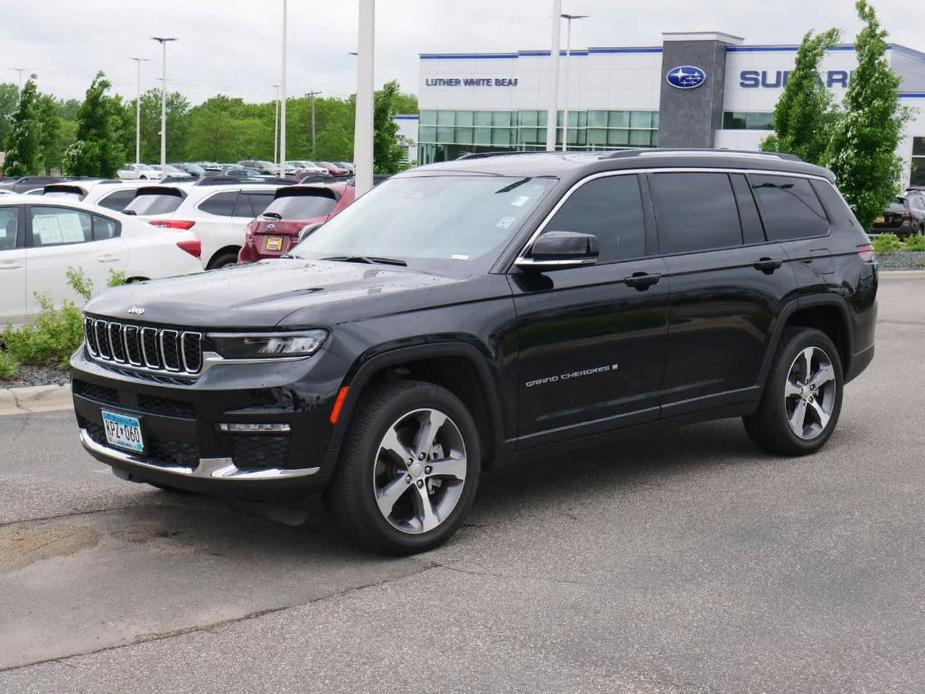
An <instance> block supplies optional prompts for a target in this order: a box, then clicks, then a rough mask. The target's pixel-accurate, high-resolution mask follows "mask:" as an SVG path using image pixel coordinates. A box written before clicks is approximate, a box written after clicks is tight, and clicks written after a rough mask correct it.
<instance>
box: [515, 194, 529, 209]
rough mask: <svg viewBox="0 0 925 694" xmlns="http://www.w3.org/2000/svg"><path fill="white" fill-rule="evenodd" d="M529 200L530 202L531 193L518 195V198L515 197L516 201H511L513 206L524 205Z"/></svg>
mask: <svg viewBox="0 0 925 694" xmlns="http://www.w3.org/2000/svg"><path fill="white" fill-rule="evenodd" d="M528 202H530V196H529V195H518V196H517V197H516V198H514V201H513V202H512V203H511V207H523V206H524V205H526V204H527V203H528Z"/></svg>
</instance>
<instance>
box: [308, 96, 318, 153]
mask: <svg viewBox="0 0 925 694" xmlns="http://www.w3.org/2000/svg"><path fill="white" fill-rule="evenodd" d="M319 94H321V92H316V91H314V90H313V91H310V92H308V93H307V94H306V95H305V96H307V97H308V99H309V101H311V104H312V159H314V158H315V97H316V96H318V95H319Z"/></svg>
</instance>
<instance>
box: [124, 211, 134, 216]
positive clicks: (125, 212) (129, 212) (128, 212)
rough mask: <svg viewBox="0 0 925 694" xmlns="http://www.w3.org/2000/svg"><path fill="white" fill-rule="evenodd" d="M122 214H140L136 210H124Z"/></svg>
mask: <svg viewBox="0 0 925 694" xmlns="http://www.w3.org/2000/svg"><path fill="white" fill-rule="evenodd" d="M122 214H130V215H133V216H134V215H137V214H138V213H137V212H135V210H122Z"/></svg>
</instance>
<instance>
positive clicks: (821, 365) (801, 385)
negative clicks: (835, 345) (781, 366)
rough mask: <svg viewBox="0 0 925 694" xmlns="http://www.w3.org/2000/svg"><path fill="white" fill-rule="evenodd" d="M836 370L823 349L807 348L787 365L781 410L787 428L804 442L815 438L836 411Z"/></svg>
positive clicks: (823, 429)
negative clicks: (785, 412)
mask: <svg viewBox="0 0 925 694" xmlns="http://www.w3.org/2000/svg"><path fill="white" fill-rule="evenodd" d="M837 388H838V382H837V381H836V379H835V367H834V366H832V360H831V359H830V358H829V355H828V354H826V352H825V350H823V349H821V348H819V347H807V348H805V349H803V350H801V351H800V353H799V354H798V355H797V357H796V359H794V360H793V363H792V364H791V365H790V370H789V372H788V373H787V382H786V384H785V385H784V407H785V408H786V410H787V421H788V423H789V424H790V429H791V431H793V433H794V434H796V435H797V436H798V437H800V438H801V439H803V440H809V439H814V438H816V437H817V436H819V435H820V434H821V433H822V432H823V431H825V428H826V427H827V426H828V425H829V420H831V418H832V412H833V411H834V409H835V402H836V394H837V393H836V390H837Z"/></svg>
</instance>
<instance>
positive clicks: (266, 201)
mask: <svg viewBox="0 0 925 694" xmlns="http://www.w3.org/2000/svg"><path fill="white" fill-rule="evenodd" d="M273 196H274V193H273V191H269V190H268V191H265V192H263V193H244V194H243V197H248V198H250V201H251V207H253V208H254V216H255V217H259V216H260V215H261V214H263V211H264V210H265V209H267V207H268V206H269V205H270V203H271V202H273Z"/></svg>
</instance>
